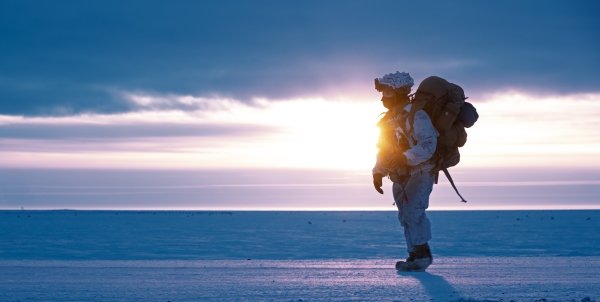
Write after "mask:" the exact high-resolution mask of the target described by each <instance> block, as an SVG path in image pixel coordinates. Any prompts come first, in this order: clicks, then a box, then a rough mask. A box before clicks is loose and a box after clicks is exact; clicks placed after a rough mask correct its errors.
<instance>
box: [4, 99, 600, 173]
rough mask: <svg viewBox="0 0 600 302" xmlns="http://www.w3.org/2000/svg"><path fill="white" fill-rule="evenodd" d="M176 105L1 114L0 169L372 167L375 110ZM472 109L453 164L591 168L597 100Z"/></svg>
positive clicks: (597, 159) (318, 102)
mask: <svg viewBox="0 0 600 302" xmlns="http://www.w3.org/2000/svg"><path fill="white" fill-rule="evenodd" d="M132 97H134V96H132ZM181 98H183V99H182V100H180V99H179V98H178V97H177V96H169V97H157V99H153V96H144V95H142V96H135V100H136V101H135V102H136V104H138V105H140V104H141V105H144V106H147V107H148V108H146V109H143V110H141V111H137V112H132V113H124V114H113V115H94V114H88V115H81V116H72V117H39V118H24V117H15V116H0V142H1V143H2V145H3V149H2V150H0V166H3V167H38V168H40V167H44V168H50V167H61V168H84V167H89V168H124V169H129V168H168V169H197V168H269V169H272V168H282V169H289V168H292V169H294V168H300V169H303V168H309V169H344V170H355V171H363V172H364V171H369V170H370V169H371V167H372V166H373V163H374V160H375V152H376V149H375V143H376V139H377V135H378V129H377V128H376V126H375V124H376V122H377V120H378V117H379V115H380V114H381V112H382V111H384V108H383V107H382V106H381V104H380V103H379V102H377V101H366V100H354V99H352V98H346V99H337V100H325V99H320V98H313V99H293V100H278V101H276V100H266V99H257V100H254V101H253V103H252V104H245V103H242V102H239V101H235V100H231V99H222V100H221V99H212V100H208V99H205V98H198V99H196V98H194V97H191V96H182V97H181ZM374 98H375V96H374ZM140 100H142V101H140ZM132 102H133V101H132ZM473 102H474V104H475V106H476V107H477V110H478V112H479V114H480V119H479V121H478V122H477V123H476V124H475V126H473V127H472V128H469V129H467V132H468V135H469V139H468V142H467V145H466V146H465V147H463V148H461V154H462V159H461V166H464V167H494V166H496V167H498V166H500V167H501V166H521V167H525V166H563V167H573V166H579V167H595V166H600V128H598V127H597V125H598V124H599V123H600V95H598V94H585V95H570V96H559V97H534V96H531V95H526V94H522V93H514V92H509V93H501V94H495V95H491V96H488V97H486V98H485V99H482V100H474V101H473ZM181 106H185V108H180V107H181ZM157 107H158V108H157Z"/></svg>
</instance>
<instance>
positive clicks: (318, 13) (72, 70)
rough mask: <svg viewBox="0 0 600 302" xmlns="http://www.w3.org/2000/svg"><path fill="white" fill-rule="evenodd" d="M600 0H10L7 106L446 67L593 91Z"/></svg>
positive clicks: (319, 89)
mask: <svg viewBox="0 0 600 302" xmlns="http://www.w3.org/2000/svg"><path fill="white" fill-rule="evenodd" d="M34 4H35V5H34ZM598 6H599V4H597V3H596V2H594V1H582V2H579V3H577V4H576V5H574V4H572V3H567V2H560V1H555V2H548V3H544V4H543V5H540V4H539V3H537V2H522V1H509V2H497V3H489V2H478V1H465V2H459V3H446V2H442V1H440V2H433V3H431V2H428V3H420V2H418V1H413V2H406V1H378V2H377V3H370V2H364V1H347V2H345V3H344V5H340V4H339V3H338V2H335V1H326V2H323V1H303V2H301V3H290V2H280V1H259V2H255V1H252V2H236V3H235V4H231V3H223V2H219V1H202V2H187V3H185V5H181V4H177V5H174V4H169V3H166V2H160V1H140V2H137V1H131V2H128V3H127V5H123V3H121V2H118V1H103V2H101V3H96V4H90V3H82V2H77V1H73V2H61V3H60V4H55V3H40V2H35V3H30V2H28V1H19V2H3V3H2V4H0V36H2V37H3V47H2V48H0V58H2V59H1V60H0V74H1V75H2V76H0V113H1V114H10V115H26V116H44V115H46V116H55V115H76V114H81V113H106V114H114V113H122V112H130V111H136V110H142V109H143V107H144V106H136V104H134V103H132V102H131V100H130V99H128V98H127V97H126V96H125V95H123V94H120V93H119V92H121V91H144V92H147V93H148V94H154V95H170V94H172V95H190V96H194V97H195V98H210V97H211V96H215V95H218V96H220V97H224V98H231V99H236V100H240V101H243V102H247V103H248V104H252V103H253V100H254V99H256V98H269V99H293V98H302V97H325V98H328V97H332V96H337V95H343V96H350V95H352V96H358V97H365V96H366V95H368V93H369V92H371V91H372V90H373V87H372V80H373V78H375V77H376V76H381V75H383V74H385V73H389V72H393V71H396V70H400V71H408V72H410V73H411V75H413V77H414V78H415V80H417V81H419V80H420V79H423V78H424V77H426V76H428V75H432V74H437V75H441V76H444V77H447V78H449V79H450V80H451V81H453V82H457V83H461V84H462V85H463V86H465V88H466V89H467V90H468V91H472V92H473V94H475V95H478V94H481V93H484V92H490V91H497V90H502V89H506V88H513V89H519V90H522V91H523V90H530V91H539V92H546V93H549V94H553V93H577V92H597V91H598V86H597V83H598V82H600V74H599V73H598V72H597V70H599V69H600V52H599V51H598V49H599V46H600V40H599V39H600V38H598V37H599V36H600V35H599V34H598V28H600V24H599V23H600V20H598V19H597V18H596V16H595V15H594V12H595V11H597V8H598ZM32 7H35V9H32ZM365 91H367V93H365ZM138 105H139V104H138ZM155 105H156V106H158V107H161V106H167V107H169V106H173V105H174V104H173V103H172V102H171V103H170V104H167V105H165V104H162V105H161V104H155ZM177 106H178V107H179V108H180V109H182V110H188V109H190V110H195V109H196V105H192V106H191V108H190V107H186V106H184V104H179V105H177ZM141 107H142V108H141Z"/></svg>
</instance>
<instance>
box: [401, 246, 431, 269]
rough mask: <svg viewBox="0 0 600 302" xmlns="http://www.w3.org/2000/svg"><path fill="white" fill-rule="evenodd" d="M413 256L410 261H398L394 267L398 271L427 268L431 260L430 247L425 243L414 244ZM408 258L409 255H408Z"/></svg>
mask: <svg viewBox="0 0 600 302" xmlns="http://www.w3.org/2000/svg"><path fill="white" fill-rule="evenodd" d="M414 253H415V257H414V259H413V260H412V261H408V260H409V259H407V261H406V262H403V261H398V262H397V263H396V269H397V270H400V271H414V272H422V271H424V270H425V269H427V268H428V267H429V266H430V265H431V263H432V262H433V256H432V255H431V249H430V248H429V245H428V244H427V243H425V244H421V245H417V246H415V252H414ZM409 258H410V257H409Z"/></svg>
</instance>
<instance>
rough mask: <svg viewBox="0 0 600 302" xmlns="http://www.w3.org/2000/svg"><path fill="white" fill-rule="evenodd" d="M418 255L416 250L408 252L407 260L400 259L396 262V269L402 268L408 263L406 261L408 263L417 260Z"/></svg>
mask: <svg viewBox="0 0 600 302" xmlns="http://www.w3.org/2000/svg"><path fill="white" fill-rule="evenodd" d="M416 257H417V253H416V252H410V253H408V258H406V260H400V261H398V262H396V269H400V268H401V267H402V266H404V265H406V263H408V262H411V261H415V258H416Z"/></svg>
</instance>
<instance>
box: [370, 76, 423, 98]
mask: <svg viewBox="0 0 600 302" xmlns="http://www.w3.org/2000/svg"><path fill="white" fill-rule="evenodd" d="M414 84H415V82H414V80H413V78H412V77H411V76H410V74H408V72H399V71H396V72H395V73H388V74H386V75H384V76H383V77H381V78H375V89H377V91H384V90H393V91H394V92H396V93H399V94H409V93H410V89H411V87H412V86H413V85H414Z"/></svg>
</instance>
